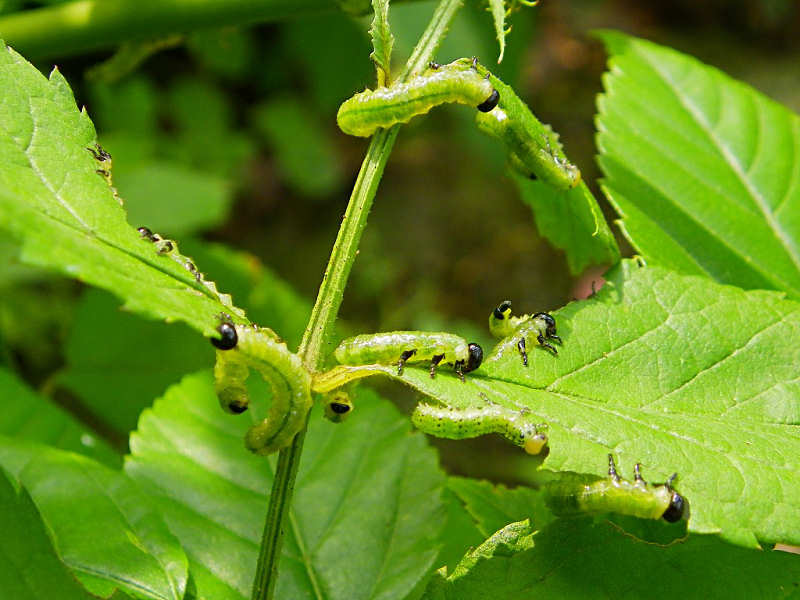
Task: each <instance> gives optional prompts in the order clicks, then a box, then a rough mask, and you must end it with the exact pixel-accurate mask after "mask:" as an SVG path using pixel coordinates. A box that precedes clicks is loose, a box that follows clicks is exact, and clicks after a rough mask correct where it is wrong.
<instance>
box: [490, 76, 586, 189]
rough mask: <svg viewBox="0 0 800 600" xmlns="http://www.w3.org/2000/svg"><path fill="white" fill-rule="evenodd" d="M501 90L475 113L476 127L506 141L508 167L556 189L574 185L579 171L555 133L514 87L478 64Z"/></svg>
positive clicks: (579, 178) (577, 180)
mask: <svg viewBox="0 0 800 600" xmlns="http://www.w3.org/2000/svg"><path fill="white" fill-rule="evenodd" d="M477 68H478V72H479V73H481V74H484V73H485V74H486V76H487V77H488V78H489V81H490V82H491V83H492V85H493V86H494V88H495V89H496V90H497V91H498V92H499V94H500V100H499V102H498V104H497V106H496V107H495V108H494V109H493V110H491V111H489V112H486V113H478V114H477V115H475V123H476V124H477V125H478V129H480V130H481V131H483V132H484V133H487V134H489V135H491V136H494V137H496V138H498V139H500V140H502V142H503V143H504V144H505V145H506V148H507V149H508V153H509V163H510V165H511V167H512V168H513V169H514V170H515V171H518V172H519V173H521V174H523V175H525V176H526V177H530V178H532V179H541V180H542V181H544V182H545V183H548V184H550V185H552V186H554V187H556V188H558V189H561V190H568V189H571V188H574V187H575V186H576V185H578V184H579V183H580V181H581V172H580V170H579V169H578V167H576V166H575V165H574V164H572V163H571V162H569V160H568V159H567V157H566V155H565V154H564V152H563V150H562V149H561V144H560V142H559V141H558V135H557V134H556V133H554V132H553V130H552V129H551V128H550V126H549V125H545V124H544V123H542V122H541V121H539V119H537V118H536V117H535V116H533V113H532V112H531V111H530V109H529V108H528V105H527V104H525V103H524V102H523V101H522V100H520V98H519V96H517V95H516V94H515V93H514V90H513V89H512V88H511V87H510V86H508V85H506V84H505V83H503V82H502V81H500V80H499V79H498V78H497V77H495V76H494V75H492V74H491V73H489V71H487V70H486V69H485V68H484V67H481V66H478V67H477Z"/></svg>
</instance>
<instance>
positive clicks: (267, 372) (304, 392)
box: [212, 322, 312, 454]
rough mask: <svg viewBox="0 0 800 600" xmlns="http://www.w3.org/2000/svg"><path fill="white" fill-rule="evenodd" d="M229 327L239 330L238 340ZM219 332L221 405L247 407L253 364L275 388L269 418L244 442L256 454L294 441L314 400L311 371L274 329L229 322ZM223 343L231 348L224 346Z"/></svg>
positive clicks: (216, 372) (217, 382)
mask: <svg viewBox="0 0 800 600" xmlns="http://www.w3.org/2000/svg"><path fill="white" fill-rule="evenodd" d="M230 328H233V330H234V333H235V334H236V335H235V343H234V344H233V345H231V344H230V340H231V339H233V338H234V336H233V335H232V334H231V333H230ZM218 331H219V332H220V336H221V337H220V340H216V341H217V342H218V343H215V344H214V345H215V347H217V348H218V349H217V352H216V354H217V362H216V364H215V366H214V387H215V390H216V392H217V396H218V398H219V400H220V404H221V406H222V408H223V410H225V411H227V412H232V413H241V412H244V411H245V410H247V407H248V405H249V397H248V394H247V387H246V381H247V377H248V375H249V372H250V369H254V370H256V371H258V372H259V373H260V374H261V376H262V377H263V378H264V380H265V381H266V382H267V383H268V384H269V385H270V387H271V388H272V406H271V407H270V409H269V413H268V415H267V418H266V419H264V420H263V421H261V422H260V423H256V424H255V425H253V426H252V427H251V428H250V430H249V431H248V432H247V434H246V436H245V446H246V447H247V448H248V449H249V450H251V451H252V452H255V453H256V454H271V453H273V452H277V451H278V450H280V449H281V448H284V447H285V446H287V445H289V443H291V441H292V439H293V438H294V436H295V435H296V434H297V432H298V431H300V429H302V427H303V425H304V423H305V418H306V414H307V413H308V411H309V410H310V409H311V404H312V400H311V375H310V374H309V372H308V371H307V370H306V369H305V367H304V366H303V364H302V361H301V360H300V357H299V356H297V355H296V354H293V353H292V352H289V349H288V348H287V347H286V344H285V343H284V342H283V341H282V340H281V339H280V338H279V337H278V336H277V335H276V334H275V332H274V331H272V330H271V329H268V328H256V327H252V326H246V325H233V324H232V323H227V322H226V323H222V324H221V325H220V326H219V328H218ZM212 343H214V342H213V341H212ZM220 343H221V344H222V346H226V347H228V349H219V348H220V347H221V346H220V345H219V344H220Z"/></svg>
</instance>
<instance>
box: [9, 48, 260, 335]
mask: <svg viewBox="0 0 800 600" xmlns="http://www.w3.org/2000/svg"><path fill="white" fill-rule="evenodd" d="M0 87H2V89H3V104H2V106H0V132H2V135H0V228H4V229H6V230H8V231H10V232H11V234H12V235H13V236H15V237H16V238H18V239H19V240H20V241H21V243H22V253H21V257H22V259H23V260H24V261H26V262H29V263H32V264H36V265H41V266H49V267H53V268H56V269H58V270H60V271H62V272H63V273H65V274H67V275H70V276H72V277H76V278H78V279H81V280H83V281H85V282H87V283H91V284H93V285H97V286H99V287H103V288H105V289H108V290H110V291H112V292H113V293H115V294H117V295H118V296H119V297H121V298H123V299H124V300H125V301H126V302H125V307H126V308H127V309H129V310H131V311H134V312H138V313H140V314H142V315H145V316H148V317H151V318H161V319H166V320H168V321H171V320H179V321H184V322H186V323H187V324H189V325H190V326H191V327H193V328H195V329H197V330H198V331H200V332H202V333H204V334H205V335H207V336H210V335H215V327H216V326H217V324H218V319H217V315H218V314H219V313H220V312H223V311H224V312H228V313H232V314H234V315H235V316H236V317H237V318H238V320H239V321H243V320H244V313H243V312H242V311H240V310H239V309H236V308H235V307H233V306H232V304H231V301H230V297H228V296H226V295H224V294H219V293H218V292H217V290H216V286H215V285H214V284H213V283H212V282H208V281H204V280H199V281H198V280H197V279H196V278H195V275H194V273H193V272H191V271H190V269H189V266H188V263H187V262H186V261H187V259H186V258H185V257H183V256H181V255H180V254H179V253H178V252H177V250H176V251H173V252H171V253H167V254H159V253H158V252H157V251H156V248H155V246H154V244H152V243H150V242H149V241H147V240H146V239H143V238H142V237H141V236H140V235H139V234H138V233H137V232H136V230H134V229H133V228H131V227H130V226H129V225H128V224H127V223H126V221H125V213H124V211H123V210H122V207H121V206H120V205H119V203H118V202H117V200H116V198H115V197H114V195H113V193H112V190H111V189H110V188H109V186H108V184H107V183H106V181H105V179H104V178H103V177H101V176H100V175H99V174H97V173H96V172H95V171H96V169H98V168H99V166H98V161H96V160H95V158H93V156H92V155H91V154H90V152H89V151H87V150H88V149H89V148H92V147H93V146H94V144H95V139H96V136H95V131H94V127H93V125H92V123H91V121H90V120H89V118H88V116H87V115H86V113H85V112H79V111H78V110H77V108H76V106H75V100H74V98H73V96H72V92H71V90H70V89H69V85H68V84H67V82H66V80H65V79H64V78H63V77H62V76H61V74H60V73H59V72H58V71H57V70H54V71H53V72H52V73H51V75H50V78H49V79H46V78H44V77H43V76H42V75H41V74H40V73H39V72H38V71H37V70H36V69H34V68H33V66H31V65H30V64H29V63H28V62H26V61H25V60H24V59H23V58H22V57H21V56H19V55H18V54H17V53H16V52H14V51H13V50H11V49H10V48H7V47H5V46H2V47H0Z"/></svg>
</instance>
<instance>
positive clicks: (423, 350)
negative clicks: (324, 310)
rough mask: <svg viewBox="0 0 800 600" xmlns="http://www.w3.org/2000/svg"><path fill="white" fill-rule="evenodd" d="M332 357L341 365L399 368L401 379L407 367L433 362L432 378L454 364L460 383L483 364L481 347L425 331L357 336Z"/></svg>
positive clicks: (345, 342)
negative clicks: (444, 365)
mask: <svg viewBox="0 0 800 600" xmlns="http://www.w3.org/2000/svg"><path fill="white" fill-rule="evenodd" d="M333 355H334V356H335V357H336V360H337V361H338V362H339V364H342V365H368V364H375V363H376V364H381V365H391V364H396V365H397V374H398V375H402V374H403V367H404V366H405V365H406V363H413V362H421V361H426V360H430V361H431V362H430V373H431V378H433V377H435V376H436V367H437V366H438V365H439V363H441V362H446V363H452V364H453V367H454V368H455V372H456V375H458V377H459V378H460V379H461V381H464V373H469V372H470V371H474V370H475V369H477V368H478V367H479V366H480V364H481V362H482V361H483V349H482V348H481V347H480V346H479V345H478V344H471V343H467V341H466V340H464V338H461V337H458V336H457V335H453V334H451V333H429V332H426V331H389V332H386V333H370V334H363V335H357V336H355V337H351V338H347V339H346V340H344V341H342V343H341V344H339V346H338V347H337V348H336V350H334V352H333Z"/></svg>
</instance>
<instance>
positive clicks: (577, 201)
mask: <svg viewBox="0 0 800 600" xmlns="http://www.w3.org/2000/svg"><path fill="white" fill-rule="evenodd" d="M513 178H514V181H515V182H516V183H517V187H518V188H519V192H520V194H521V195H522V200H523V201H524V202H525V203H526V204H527V205H528V206H530V207H531V209H532V210H533V217H534V219H535V220H536V227H537V228H538V229H539V233H540V234H541V235H542V236H543V237H545V238H547V239H548V240H549V241H550V243H551V244H553V246H555V247H556V248H560V249H562V250H563V251H564V252H565V254H566V255H567V264H568V265H569V271H570V273H572V274H573V275H578V274H580V273H583V271H584V270H586V268H587V267H588V266H590V265H613V264H616V263H617V262H618V261H619V247H618V246H617V241H616V240H615V239H614V234H613V233H612V232H611V228H610V227H609V226H608V223H606V219H605V217H604V216H603V212H602V211H601V210H600V206H598V204H597V200H595V197H594V195H593V194H592V192H591V191H589V188H588V187H587V186H586V184H585V183H583V182H581V184H580V185H579V186H577V187H575V188H573V189H571V190H558V189H556V188H555V187H553V186H552V185H548V184H546V183H543V182H541V181H531V180H530V179H527V178H525V177H523V176H521V175H519V174H516V173H515V174H514V175H513Z"/></svg>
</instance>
